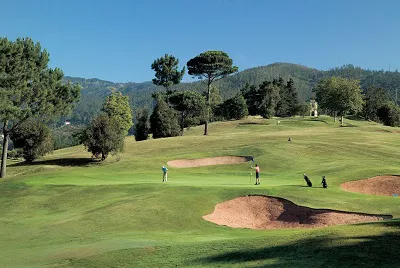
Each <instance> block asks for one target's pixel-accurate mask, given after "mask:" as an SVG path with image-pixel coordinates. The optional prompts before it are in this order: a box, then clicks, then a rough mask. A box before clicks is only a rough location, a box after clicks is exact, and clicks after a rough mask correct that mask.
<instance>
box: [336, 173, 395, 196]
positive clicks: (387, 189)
mask: <svg viewBox="0 0 400 268" xmlns="http://www.w3.org/2000/svg"><path fill="white" fill-rule="evenodd" d="M340 186H341V187H342V188H343V189H345V190H346V191H350V192H357V193H362V194H371V195H388V196H392V195H393V194H397V195H399V196H400V176H377V177H373V178H369V179H364V180H358V181H349V182H345V183H343V184H341V185H340Z"/></svg>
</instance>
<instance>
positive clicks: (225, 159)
mask: <svg viewBox="0 0 400 268" xmlns="http://www.w3.org/2000/svg"><path fill="white" fill-rule="evenodd" d="M249 160H251V158H250V157H249V156H218V157H212V158H200V159H180V160H172V161H169V162H168V163H167V164H168V165H169V166H171V167H177V168H187V167H201V166H211V165H229V164H240V163H244V162H247V161H249Z"/></svg>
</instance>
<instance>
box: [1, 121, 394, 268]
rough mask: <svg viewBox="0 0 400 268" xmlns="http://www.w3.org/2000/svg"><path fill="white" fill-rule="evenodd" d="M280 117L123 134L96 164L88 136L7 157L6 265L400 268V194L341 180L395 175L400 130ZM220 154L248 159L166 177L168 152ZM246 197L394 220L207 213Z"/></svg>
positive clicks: (171, 156)
mask: <svg viewBox="0 0 400 268" xmlns="http://www.w3.org/2000/svg"><path fill="white" fill-rule="evenodd" d="M277 121H278V119H268V120H267V119H262V118H254V117H252V118H247V119H244V120H240V121H227V122H217V123H211V124H209V135H208V136H204V135H202V133H203V129H204V126H199V127H192V128H190V129H188V130H185V132H184V135H183V136H181V137H174V138H165V139H150V140H146V141H141V142H136V141H135V139H134V137H127V138H126V140H125V150H124V152H123V153H121V154H119V155H115V156H110V157H108V158H107V159H106V160H105V161H104V162H92V161H91V159H90V157H91V155H90V153H88V152H86V151H85V148H84V147H83V146H76V147H71V148H66V149H62V150H58V151H55V152H54V153H53V154H50V155H48V156H46V157H45V158H43V159H41V160H37V161H35V162H33V163H32V164H25V163H23V162H20V161H11V160H9V161H8V166H7V175H8V176H7V178H6V179H3V180H2V181H1V182H0V238H1V239H0V267H10V268H12V267H46V268H49V267H57V268H59V267H308V268H309V267H399V266H400V220H399V218H400V198H399V197H398V196H396V194H397V195H398V194H400V193H393V194H392V195H390V196H389V195H387V196H380V195H369V194H363V193H357V192H351V191H346V190H344V189H343V188H342V187H341V184H343V183H345V182H349V181H355V180H361V179H368V178H372V177H376V176H392V175H399V174H400V150H399V149H400V129H399V128H391V127H385V126H382V125H379V124H376V123H372V122H365V121H357V120H350V119H346V121H345V122H346V123H345V125H344V126H342V127H341V126H340V125H339V124H338V123H337V122H336V123H335V122H333V118H331V117H325V116H321V117H319V118H310V117H306V118H300V117H296V118H287V119H282V118H279V121H280V123H279V124H277ZM289 138H290V140H291V141H288V139H289ZM224 156H229V157H233V156H252V157H254V163H253V162H252V161H247V162H242V163H235V164H220V165H206V166H198V167H196V166H193V167H187V168H185V167H183V168H182V167H179V168H178V167H172V166H168V182H167V183H165V182H164V183H163V182H162V171H161V167H162V166H163V165H167V163H168V162H169V161H173V160H184V159H202V158H214V157H224ZM254 164H258V165H259V166H260V173H261V176H260V179H261V184H260V185H254V181H255V178H254V170H253V169H251V168H250V167H251V165H253V166H254ZM251 174H252V175H251ZM303 174H307V175H308V177H309V178H310V179H311V181H312V182H313V187H307V185H306V184H305V181H304V180H303ZM322 176H326V180H327V183H328V188H327V189H324V188H322V186H321V185H320V183H321V178H322ZM399 178H400V177H399ZM248 195H256V196H269V197H276V198H282V199H285V200H288V201H290V202H292V203H294V204H296V205H298V206H302V207H309V208H312V209H327V210H339V211H344V212H353V213H364V214H374V215H375V214H376V215H391V217H392V218H393V219H388V220H379V221H373V222H364V223H356V224H345V225H333V226H327V227H318V228H280V229H257V230H253V229H249V228H231V227H227V226H223V225H218V224H215V223H213V222H209V221H206V220H205V219H203V216H205V215H208V214H211V213H213V211H214V209H215V207H216V205H217V204H219V203H222V202H225V201H228V200H232V199H235V198H238V197H241V196H248Z"/></svg>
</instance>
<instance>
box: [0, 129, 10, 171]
mask: <svg viewBox="0 0 400 268" xmlns="http://www.w3.org/2000/svg"><path fill="white" fill-rule="evenodd" d="M7 124H8V121H6V122H4V126H3V135H4V138H3V150H2V154H1V155H2V157H1V171H0V178H5V177H6V164H7V152H8V136H9V133H8V130H7Z"/></svg>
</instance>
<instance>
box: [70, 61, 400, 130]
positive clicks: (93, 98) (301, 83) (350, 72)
mask: <svg viewBox="0 0 400 268" xmlns="http://www.w3.org/2000/svg"><path fill="white" fill-rule="evenodd" d="M331 76H340V77H346V78H354V79H359V80H360V81H361V86H362V88H363V89H364V90H365V89H368V88H369V87H371V86H375V87H382V88H384V89H386V90H388V92H389V94H390V95H391V96H392V97H393V99H395V95H396V93H395V92H396V89H400V73H399V72H398V71H397V70H396V71H394V72H389V71H383V70H381V71H372V70H364V69H361V68H359V67H354V66H353V65H351V64H349V65H344V66H342V67H338V68H333V69H330V70H328V71H321V70H317V69H314V68H310V67H307V66H303V65H299V64H291V63H273V64H270V65H267V66H259V67H254V68H250V69H246V70H243V71H241V72H239V73H237V74H234V75H231V76H229V77H226V78H224V79H221V80H219V81H216V82H215V84H214V85H215V86H216V87H217V88H218V89H219V91H220V94H221V96H222V98H223V99H227V98H229V97H232V96H233V95H235V94H236V93H238V92H239V91H240V89H241V88H243V87H244V85H245V84H246V83H249V84H254V85H259V84H261V83H262V82H263V81H265V80H272V79H274V78H279V77H282V78H283V79H284V80H288V79H289V78H292V79H293V80H294V82H295V86H296V88H297V91H298V95H299V99H300V101H307V100H309V98H310V97H311V96H312V89H313V88H314V87H315V85H316V84H317V83H318V82H319V81H320V80H321V79H322V78H325V77H331ZM65 80H66V81H71V82H74V83H79V84H80V85H81V86H82V92H81V93H82V94H81V100H80V102H79V103H78V104H77V106H76V107H75V109H74V110H73V113H72V114H71V116H70V117H69V118H68V119H70V120H71V121H72V122H73V123H82V124H87V123H89V122H90V121H91V120H92V118H93V117H94V116H96V115H97V114H98V113H99V111H100V108H101V106H102V103H103V101H104V98H105V96H107V95H108V94H110V92H111V88H116V89H117V90H118V91H121V92H122V93H123V94H124V95H127V96H129V98H130V103H131V105H132V109H133V110H137V109H139V108H142V107H151V106H152V102H153V99H152V98H151V95H152V93H153V92H155V91H157V90H163V88H162V87H157V86H155V85H154V84H153V83H152V82H151V81H149V82H143V83H134V82H129V83H113V82H110V81H105V80H100V79H85V78H77V77H69V76H66V77H65ZM205 88H206V85H205V83H204V82H202V81H196V82H191V83H181V84H179V85H177V86H175V89H177V90H193V91H199V92H203V91H204V90H205ZM399 94H400V93H399Z"/></svg>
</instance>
